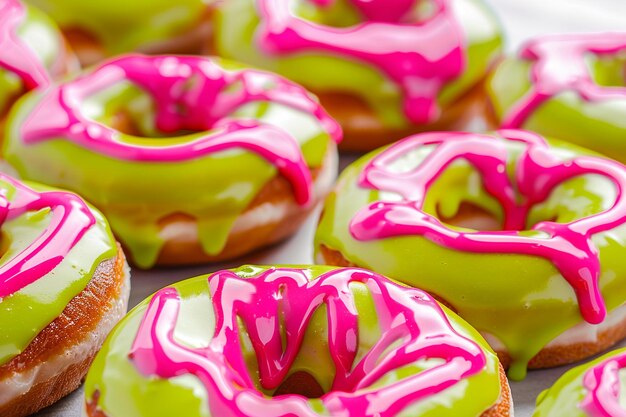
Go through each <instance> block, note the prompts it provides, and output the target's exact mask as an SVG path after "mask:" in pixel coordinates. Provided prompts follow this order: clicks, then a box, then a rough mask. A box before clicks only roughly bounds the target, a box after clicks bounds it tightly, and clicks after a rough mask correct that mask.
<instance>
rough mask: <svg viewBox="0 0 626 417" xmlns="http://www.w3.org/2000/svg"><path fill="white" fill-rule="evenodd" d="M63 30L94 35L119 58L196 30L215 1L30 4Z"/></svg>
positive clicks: (43, 0)
mask: <svg viewBox="0 0 626 417" xmlns="http://www.w3.org/2000/svg"><path fill="white" fill-rule="evenodd" d="M26 1H27V2H29V3H31V4H34V5H36V6H38V7H40V8H41V9H42V10H44V11H46V12H47V13H48V14H49V15H50V16H51V17H52V18H53V19H54V20H55V21H56V22H57V23H58V24H59V26H61V28H62V29H67V28H78V29H83V30H85V31H87V32H88V33H91V34H93V35H94V36H95V37H96V38H97V39H98V40H99V41H101V42H102V44H103V47H104V49H105V50H106V52H107V53H109V54H111V55H113V54H119V53H122V52H128V51H132V50H136V49H137V48H141V47H142V46H143V47H145V46H149V45H151V44H154V43H158V42H163V41H167V40H168V39H171V38H173V37H176V36H181V35H184V34H185V33H187V32H188V31H190V30H192V29H193V28H194V27H195V26H196V25H197V24H198V23H199V21H200V18H201V17H202V15H203V13H204V12H205V10H206V8H207V4H209V3H210V2H211V1H213V0H178V1H176V2H172V1H171V0H132V1H125V0H88V1H85V0H26Z"/></svg>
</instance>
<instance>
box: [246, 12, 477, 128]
mask: <svg viewBox="0 0 626 417" xmlns="http://www.w3.org/2000/svg"><path fill="white" fill-rule="evenodd" d="M292 1H293V0H257V4H258V8H259V13H260V15H261V20H262V24H261V27H260V29H259V37H258V41H259V43H260V46H261V48H263V49H264V50H265V51H267V52H269V53H273V54H295V53H300V52H305V51H308V52H313V53H314V52H317V51H327V52H330V53H333V54H336V55H339V56H344V57H348V58H353V59H356V60H358V61H362V62H365V63H367V64H370V65H373V66H375V67H376V68H378V69H380V71H382V72H383V73H384V74H386V75H387V76H388V77H389V78H391V79H392V80H393V81H394V82H396V83H397V84H398V85H399V86H400V87H401V88H402V90H403V92H404V95H405V102H404V111H405V113H406V115H407V117H408V118H409V119H410V120H411V121H413V122H414V123H417V124H424V123H428V122H432V121H434V120H435V119H436V118H437V117H438V116H439V112H440V111H439V108H438V105H437V95H438V94H439V91H440V90H441V88H442V87H443V86H444V85H445V84H446V83H447V82H449V81H451V80H453V79H455V78H457V77H458V76H459V75H460V74H461V73H462V71H463V69H464V67H465V54H464V51H463V44H464V41H463V39H462V34H461V30H460V28H458V27H457V22H456V20H455V18H454V15H453V12H452V10H451V7H450V6H449V4H448V0H433V5H434V7H435V8H436V12H435V13H434V14H433V16H431V17H430V18H429V19H427V20H426V21H423V22H417V23H411V24H405V23H403V20H406V18H407V15H409V14H410V12H411V10H413V9H414V8H415V7H416V1H417V0H400V1H388V0H369V1H367V0H350V1H351V2H352V3H353V5H354V6H355V7H356V8H357V9H358V10H359V11H360V12H361V14H362V15H363V17H364V18H365V19H366V20H367V22H365V23H361V24H359V25H356V26H353V27H350V28H334V27H328V26H322V25H319V24H315V23H311V22H308V21H305V20H303V19H300V18H298V17H297V16H294V15H292V14H291V12H290V4H291V2H292ZM312 1H313V2H315V3H317V4H318V5H319V6H321V7H326V6H329V5H331V4H332V3H333V2H334V1H336V0H312ZM413 20H415V19H413Z"/></svg>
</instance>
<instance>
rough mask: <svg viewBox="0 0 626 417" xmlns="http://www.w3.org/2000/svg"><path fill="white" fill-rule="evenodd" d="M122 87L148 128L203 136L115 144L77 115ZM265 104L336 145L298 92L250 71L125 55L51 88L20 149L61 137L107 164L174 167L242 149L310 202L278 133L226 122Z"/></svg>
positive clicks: (300, 169)
mask: <svg viewBox="0 0 626 417" xmlns="http://www.w3.org/2000/svg"><path fill="white" fill-rule="evenodd" d="M123 81H130V82H132V83H133V84H135V85H137V86H139V87H141V88H142V89H143V90H145V91H146V92H147V93H149V94H150V95H151V96H152V97H153V98H154V102H155V103H156V105H157V116H156V126H157V128H158V129H160V130H161V131H163V132H167V133H176V132H178V131H183V130H192V131H207V132H206V134H204V135H201V136H200V137H198V138H196V139H194V140H192V141H187V142H185V143H182V144H177V145H170V146H158V147H157V146H143V145H138V144H132V143H126V142H123V141H120V140H119V137H120V132H119V131H117V130H115V129H113V128H111V127H109V126H106V125H104V124H102V123H100V122H98V121H96V120H92V119H90V118H89V117H87V116H86V115H84V114H83V113H82V106H83V103H84V101H85V100H86V99H87V98H88V97H89V96H91V95H94V94H96V93H98V92H100V91H102V90H104V89H106V88H107V87H111V86H113V85H115V84H116V83H120V82H123ZM255 101H268V102H272V103H279V104H283V105H285V106H289V107H292V108H294V109H297V110H300V111H302V112H305V113H308V114H311V115H313V116H315V117H316V118H317V119H318V120H319V122H320V123H321V124H322V126H323V127H324V128H325V129H326V130H327V132H329V134H330V135H331V137H332V138H333V139H334V140H336V141H339V140H340V138H341V129H340V127H339V126H338V125H337V123H336V122H335V121H334V120H333V119H332V118H330V116H328V114H327V113H326V112H325V111H324V109H323V108H322V107H321V106H320V105H319V104H318V103H317V102H316V101H314V99H312V98H311V96H310V95H309V94H308V93H307V92H306V90H304V89H303V88H302V87H299V86H297V85H295V84H292V83H290V82H288V81H286V80H284V79H282V78H280V77H278V76H275V75H272V74H269V73H265V72H260V71H253V70H233V71H227V70H225V69H223V68H221V67H220V66H219V65H218V64H217V63H216V62H213V61H212V60H209V59H206V58H199V57H183V56H163V57H147V56H125V57H121V58H118V59H115V60H112V61H110V62H108V63H105V64H103V65H101V66H100V67H99V68H97V69H96V70H95V71H93V72H92V73H90V74H87V75H85V76H82V77H80V78H78V79H76V80H74V81H72V82H69V83H66V84H62V85H60V86H57V87H53V88H51V89H50V90H49V91H47V92H46V94H45V95H44V97H43V98H42V99H41V101H40V102H39V103H38V104H37V106H36V107H35V108H34V109H33V111H32V112H31V114H30V115H29V116H28V118H27V119H26V121H25V122H24V124H23V125H22V127H21V137H22V138H23V140H24V142H25V143H36V142H39V141H42V140H49V139H53V138H66V139H67V140H70V141H72V142H73V143H76V144H77V145H79V146H81V147H84V148H88V149H91V150H92V151H94V152H97V153H101V154H103V155H107V156H110V157H112V158H117V159H123V160H130V161H142V162H154V163H159V162H175V161H187V160H191V159H194V158H199V157H202V156H205V155H208V154H211V153H215V152H219V151H223V150H226V149H231V148H244V149H246V150H249V151H251V152H254V153H256V154H258V155H259V156H261V157H262V158H264V159H266V160H267V161H268V162H270V163H271V164H273V165H275V166H276V168H277V169H278V171H279V172H280V173H281V174H282V175H284V176H285V177H286V178H287V179H288V180H289V181H290V182H291V184H292V186H293V188H294V192H295V196H296V200H297V201H298V202H299V203H300V204H306V203H308V202H309V200H310V198H311V173H310V171H309V168H308V167H307V165H306V162H305V161H304V159H303V156H302V152H301V150H300V146H299V145H298V143H297V142H296V140H295V139H294V138H293V137H292V136H291V135H289V134H288V133H287V132H286V131H284V130H282V129H280V128H278V127H275V126H272V125H268V124H262V123H259V122H257V121H254V120H248V119H245V120H232V119H231V118H230V117H229V115H230V114H231V113H232V112H233V111H235V110H237V109H238V108H239V107H241V106H243V105H245V104H247V103H251V102H255Z"/></svg>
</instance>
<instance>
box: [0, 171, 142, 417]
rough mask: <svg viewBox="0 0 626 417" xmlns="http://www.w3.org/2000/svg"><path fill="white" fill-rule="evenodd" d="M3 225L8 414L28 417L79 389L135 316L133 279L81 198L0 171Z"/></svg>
mask: <svg viewBox="0 0 626 417" xmlns="http://www.w3.org/2000/svg"><path fill="white" fill-rule="evenodd" d="M31 187H32V188H31ZM0 220H1V222H0V223H1V227H0V230H1V233H2V238H1V240H0V243H1V245H0V247H1V255H2V257H1V258H0V300H1V302H0V327H1V328H2V333H1V334H0V415H2V416H3V417H22V416H26V415H29V414H31V413H34V412H36V411H38V410H40V409H41V408H44V407H47V406H48V405H50V404H52V403H54V402H55V401H57V400H58V399H60V398H61V397H63V396H65V395H67V394H69V393H70V392H72V391H73V390H75V389H76V388H77V387H78V386H79V385H80V383H81V381H82V379H83V377H84V376H85V374H86V372H87V369H88V368H89V365H90V364H91V361H92V359H93V357H94V355H95V354H96V352H97V351H98V349H99V348H100V346H101V345H102V343H103V342H104V339H105V337H106V336H107V334H108V332H109V331H110V330H111V329H112V328H113V326H114V325H115V324H116V323H117V321H118V320H119V319H120V318H122V317H123V316H124V314H125V312H126V304H127V301H128V295H129V289H130V288H129V281H128V278H129V276H128V268H127V266H126V262H125V259H124V254H123V253H122V251H121V250H120V249H119V248H118V245H117V244H116V242H115V240H114V239H113V236H112V235H111V231H110V230H109V227H108V225H107V223H106V221H105V220H104V218H103V217H102V215H101V214H100V213H98V212H97V211H95V210H93V209H91V208H90V207H88V206H87V204H86V203H84V202H83V201H82V200H81V199H80V198H79V197H77V196H76V195H74V194H70V193H67V192H62V191H56V190H53V189H48V188H45V187H41V186H36V185H34V184H23V183H20V182H18V181H16V180H14V179H12V178H10V177H8V176H6V175H4V174H0Z"/></svg>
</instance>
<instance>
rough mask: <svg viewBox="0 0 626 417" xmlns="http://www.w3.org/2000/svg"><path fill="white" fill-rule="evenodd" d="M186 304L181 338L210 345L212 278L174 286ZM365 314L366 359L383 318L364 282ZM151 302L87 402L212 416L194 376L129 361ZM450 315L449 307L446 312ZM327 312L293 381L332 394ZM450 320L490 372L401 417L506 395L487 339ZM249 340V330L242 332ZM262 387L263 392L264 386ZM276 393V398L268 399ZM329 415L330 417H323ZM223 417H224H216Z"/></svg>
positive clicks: (93, 373)
mask: <svg viewBox="0 0 626 417" xmlns="http://www.w3.org/2000/svg"><path fill="white" fill-rule="evenodd" d="M296 268H305V269H306V270H308V275H309V276H310V277H311V279H314V278H316V277H318V276H319V275H321V274H323V273H324V272H327V271H328V270H330V269H332V268H331V267H327V266H314V267H310V266H296ZM266 269H267V267H256V266H243V267H240V268H238V269H236V270H235V271H236V273H237V274H238V275H239V276H241V277H253V276H257V275H258V274H260V273H261V272H262V271H264V270H266ZM172 287H174V288H176V289H177V290H178V292H179V293H180V297H181V300H182V304H181V311H180V316H179V318H178V324H177V327H176V331H175V337H176V339H177V340H178V341H179V342H181V343H184V344H185V345H188V346H189V347H202V346H206V345H207V344H208V343H209V341H210V340H211V338H212V332H213V329H214V326H215V317H214V312H213V308H212V305H211V294H210V293H209V286H208V280H207V276H201V277H196V278H192V279H189V280H186V281H183V282H180V283H177V284H174V285H172ZM350 289H351V290H352V293H353V295H354V297H355V305H356V308H357V311H358V314H359V328H360V329H367V331H364V332H362V333H359V335H360V337H359V353H358V355H357V357H360V355H362V354H364V353H365V352H366V351H367V349H369V348H370V347H371V346H372V345H373V344H374V343H375V341H376V340H377V336H378V334H379V333H378V331H379V330H378V326H377V318H376V317H375V316H374V314H373V313H372V307H373V300H372V297H371V294H370V293H369V291H368V290H367V289H366V287H365V286H363V285H362V284H352V285H351V287H350ZM149 300H150V299H147V300H145V301H143V302H142V303H141V304H139V305H138V306H137V307H136V308H135V309H133V310H132V311H131V312H130V313H129V314H128V316H126V318H125V319H123V320H122V322H121V323H120V324H119V325H118V326H117V327H116V328H115V329H114V330H113V332H112V333H111V334H110V336H109V338H108V340H107V341H106V342H105V344H104V346H103V348H102V350H101V351H100V353H99V354H98V356H97V357H96V359H95V361H94V363H93V365H92V367H91V370H90V371H89V374H88V376H87V381H86V384H85V395H86V400H87V401H91V399H92V398H93V397H94V394H95V393H96V391H97V392H99V394H100V397H99V402H98V405H99V408H100V409H102V410H103V411H104V412H105V413H106V414H107V416H109V417H147V416H149V417H170V416H174V415H181V416H183V415H184V416H186V417H196V416H198V417H199V416H202V417H211V416H210V414H209V411H208V407H207V404H208V402H209V401H210V399H209V398H207V396H206V391H205V388H204V386H203V385H202V383H201V382H200V381H199V380H198V379H196V378H195V377H194V376H190V375H183V376H179V377H176V378H172V379H168V380H164V379H159V378H146V377H144V376H142V375H141V374H140V373H138V372H137V370H136V368H135V367H134V365H133V364H132V363H131V362H130V361H129V359H128V353H129V351H130V347H131V344H132V342H133V340H134V338H135V335H136V332H137V329H138V328H139V323H140V322H141V319H142V317H143V314H144V312H145V310H146V308H147V306H148V303H149ZM444 309H445V307H444ZM324 310H325V309H324V308H320V309H319V310H318V311H317V312H316V313H315V315H314V317H313V319H312V320H311V322H310V324H309V326H308V328H307V330H306V335H305V338H304V341H303V344H302V349H301V351H300V353H299V355H298V357H297V358H296V361H295V362H294V364H293V366H292V367H291V369H290V373H289V375H291V374H293V373H295V372H298V371H305V372H308V373H310V374H311V375H312V376H314V377H315V378H316V379H317V381H318V382H319V383H320V385H321V386H322V387H323V388H324V389H326V390H327V389H329V387H330V382H331V381H332V378H333V374H334V365H333V363H332V360H331V359H330V354H329V353H328V340H327V337H328V328H327V319H326V316H325V314H326V312H325V311H324ZM445 311H446V313H447V314H448V319H449V320H450V322H451V323H452V325H453V327H454V328H455V330H456V331H458V332H459V333H460V334H462V335H463V336H465V337H469V338H471V339H472V340H474V341H476V342H477V343H478V344H479V345H480V346H482V347H483V348H484V350H485V353H486V357H487V366H486V368H485V370H484V371H483V372H482V373H479V374H476V375H474V376H472V377H471V378H468V379H466V380H464V381H461V382H460V383H458V384H456V385H454V386H453V387H451V388H449V389H447V390H445V391H443V392H441V393H439V394H437V395H435V396H433V397H432V399H429V401H423V402H418V403H416V404H415V405H413V406H412V407H409V408H407V409H406V410H404V412H403V413H402V414H400V415H399V416H398V417H414V416H418V415H419V416H420V417H458V416H459V410H463V414H462V415H463V416H472V417H474V416H475V417H478V416H480V415H481V414H482V412H483V411H484V410H486V409H488V408H490V407H491V406H492V405H493V404H495V403H496V401H497V400H498V398H499V396H500V382H499V376H498V360H497V357H496V356H495V354H494V353H493V352H492V351H491V349H490V348H489V347H488V345H487V343H486V342H485V341H484V340H483V339H482V338H481V336H480V335H479V334H478V333H477V332H476V331H475V330H474V329H472V328H471V327H470V326H469V325H467V323H465V322H464V321H463V320H462V319H460V318H459V317H458V316H456V315H455V314H454V313H452V312H450V311H449V310H447V309H445ZM241 333H242V334H246V331H245V329H241ZM242 349H243V351H244V356H245V359H246V363H248V364H249V369H250V372H251V375H256V376H257V377H256V378H254V377H253V379H254V380H258V379H259V378H258V370H257V368H256V358H255V353H254V351H253V350H252V349H251V347H250V346H249V344H247V343H246V340H245V339H242ZM429 366H430V365H429V362H428V361H424V362H423V363H418V364H415V365H414V366H413V367H412V368H411V367H407V368H402V369H399V370H397V371H394V372H391V373H388V374H386V375H385V376H384V377H383V378H382V379H381V380H380V381H378V382H377V384H381V385H382V384H387V383H390V382H391V381H394V380H397V379H400V378H403V377H404V376H406V375H409V374H414V373H415V372H420V371H421V370H422V369H426V368H427V367H429ZM259 389H260V386H259ZM265 394H266V395H271V393H267V392H266V393H265ZM311 403H312V408H314V409H315V410H316V411H319V412H320V413H324V411H325V410H324V407H323V406H322V405H321V401H316V400H312V401H311ZM322 415H324V414H322ZM214 417H217V416H214Z"/></svg>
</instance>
